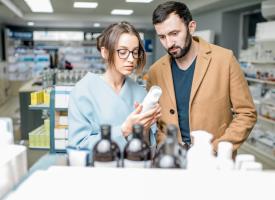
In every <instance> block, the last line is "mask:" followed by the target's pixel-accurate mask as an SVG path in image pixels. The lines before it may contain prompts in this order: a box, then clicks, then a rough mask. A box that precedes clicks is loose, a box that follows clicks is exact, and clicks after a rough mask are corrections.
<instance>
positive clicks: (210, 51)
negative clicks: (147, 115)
mask: <svg viewBox="0 0 275 200" xmlns="http://www.w3.org/2000/svg"><path fill="white" fill-rule="evenodd" d="M193 39H194V40H197V41H198V42H199V52H198V55H197V60H196V66H195V71H194V77H193V82H192V89H191V94H190V101H189V126H190V131H194V130H206V131H208V132H209V133H212V134H213V146H214V150H215V151H216V149H217V144H218V142H219V141H222V140H223V141H230V142H232V143H233V145H234V151H235V152H234V153H236V150H237V149H238V147H239V146H240V145H241V144H242V143H243V142H244V141H245V139H246V138H247V137H248V135H249V133H250V131H251V130H252V128H253V126H254V124H255V122H256V119H257V114H256V110H255V106H254V103H253V100H252V97H251V94H250V91H249V88H248V85H247V81H246V80H245V78H244V75H243V72H242V70H241V68H240V65H239V64H238V62H237V60H236V58H235V57H234V55H233V53H232V51H230V50H228V49H224V48H222V47H219V46H216V45H213V44H209V43H207V42H206V41H204V40H203V39H201V38H197V37H194V38H193ZM152 85H159V86H160V87H161V88H162V90H163V94H162V96H161V98H160V105H161V107H162V117H161V118H160V120H159V121H158V135H157V142H158V143H160V142H162V141H163V140H164V138H165V137H166V136H165V133H164V131H165V126H166V125H167V124H176V125H177V126H178V127H179V122H178V113H177V106H176V100H175V92H174V86H173V80H172V72H171V58H170V56H169V55H165V56H163V57H162V58H160V59H159V60H158V61H156V62H155V63H154V64H153V65H152V66H151V68H150V70H149V72H148V82H147V89H149V88H150V87H151V86H152ZM178 140H179V141H182V140H181V134H178Z"/></svg>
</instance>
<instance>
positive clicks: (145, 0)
mask: <svg viewBox="0 0 275 200" xmlns="http://www.w3.org/2000/svg"><path fill="white" fill-rule="evenodd" d="M152 1H153V0H126V2H128V3H151V2H152Z"/></svg>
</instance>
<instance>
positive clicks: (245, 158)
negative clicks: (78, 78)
mask: <svg viewBox="0 0 275 200" xmlns="http://www.w3.org/2000/svg"><path fill="white" fill-rule="evenodd" d="M247 162H255V156H254V155H252V154H238V155H237V156H236V159H235V169H236V170H240V169H241V168H242V165H243V164H244V163H247Z"/></svg>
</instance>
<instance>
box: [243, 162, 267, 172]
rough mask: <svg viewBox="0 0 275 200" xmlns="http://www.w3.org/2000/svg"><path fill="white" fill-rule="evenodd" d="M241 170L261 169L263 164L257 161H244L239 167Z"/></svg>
mask: <svg viewBox="0 0 275 200" xmlns="http://www.w3.org/2000/svg"><path fill="white" fill-rule="evenodd" d="M240 170H241V171H262V170H263V165H262V163H259V162H255V161H253V162H244V163H242V165H241V168H240Z"/></svg>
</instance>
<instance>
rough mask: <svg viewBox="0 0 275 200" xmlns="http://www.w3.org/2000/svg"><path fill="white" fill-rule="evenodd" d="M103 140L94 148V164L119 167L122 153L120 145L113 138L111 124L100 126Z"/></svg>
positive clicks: (95, 165) (96, 165)
mask: <svg viewBox="0 0 275 200" xmlns="http://www.w3.org/2000/svg"><path fill="white" fill-rule="evenodd" d="M100 130H101V140H99V141H98V142H97V143H96V144H95V146H94V148H93V159H92V166H94V167H119V162H120V158H121V153H120V149H119V147H118V145H117V144H116V143H115V142H113V141H112V140H111V126H110V125H108V124H104V125H101V126H100Z"/></svg>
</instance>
